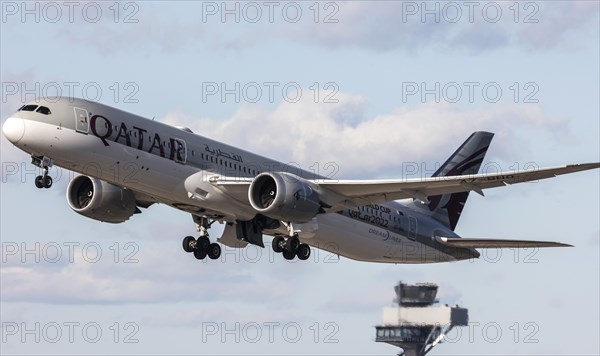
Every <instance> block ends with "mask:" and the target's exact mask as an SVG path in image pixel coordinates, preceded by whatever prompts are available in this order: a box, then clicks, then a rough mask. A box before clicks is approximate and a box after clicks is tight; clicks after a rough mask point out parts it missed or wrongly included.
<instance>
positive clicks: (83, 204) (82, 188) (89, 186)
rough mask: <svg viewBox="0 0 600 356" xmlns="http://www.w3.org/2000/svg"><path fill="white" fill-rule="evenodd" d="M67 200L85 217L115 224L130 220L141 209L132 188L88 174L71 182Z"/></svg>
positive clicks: (70, 205)
mask: <svg viewBox="0 0 600 356" xmlns="http://www.w3.org/2000/svg"><path fill="white" fill-rule="evenodd" d="M67 202H68V203H69V207H71V209H73V210H74V211H75V212H77V213H79V214H81V215H83V216H85V217H88V218H91V219H95V220H99V221H103V222H109V223H113V224H116V223H121V222H124V221H126V220H129V218H130V217H131V216H132V215H133V214H134V213H135V212H136V211H139V210H138V209H137V206H136V201H135V197H134V196H133V193H132V192H131V190H128V189H125V188H121V187H118V186H116V185H113V184H110V183H107V182H105V181H103V180H100V179H96V178H92V177H88V176H78V177H75V178H74V179H73V180H72V181H71V182H70V183H69V186H68V187H67Z"/></svg>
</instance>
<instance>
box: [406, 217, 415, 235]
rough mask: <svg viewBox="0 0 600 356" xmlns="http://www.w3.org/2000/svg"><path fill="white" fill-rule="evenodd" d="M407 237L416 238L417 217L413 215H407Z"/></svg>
mask: <svg viewBox="0 0 600 356" xmlns="http://www.w3.org/2000/svg"><path fill="white" fill-rule="evenodd" d="M408 238H409V239H411V240H415V239H416V238H417V219H415V217H414V216H409V217H408Z"/></svg>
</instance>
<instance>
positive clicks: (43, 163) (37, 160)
mask: <svg viewBox="0 0 600 356" xmlns="http://www.w3.org/2000/svg"><path fill="white" fill-rule="evenodd" d="M31 163H32V164H33V165H35V166H37V167H40V168H41V169H42V172H43V173H42V175H41V176H37V177H35V186H36V187H38V188H39V189H42V188H46V189H48V188H50V187H51V186H52V177H50V176H49V175H48V168H50V167H52V160H51V159H50V158H48V157H45V156H44V157H35V156H31Z"/></svg>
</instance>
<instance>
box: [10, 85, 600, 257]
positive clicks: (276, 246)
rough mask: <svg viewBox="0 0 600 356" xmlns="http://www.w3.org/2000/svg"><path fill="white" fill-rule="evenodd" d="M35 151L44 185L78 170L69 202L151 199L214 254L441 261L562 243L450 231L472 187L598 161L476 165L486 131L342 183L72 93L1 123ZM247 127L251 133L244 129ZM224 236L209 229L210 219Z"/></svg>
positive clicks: (189, 240)
mask: <svg viewBox="0 0 600 356" xmlns="http://www.w3.org/2000/svg"><path fill="white" fill-rule="evenodd" d="M2 132H3V134H4V136H5V137H6V138H7V139H8V140H9V141H10V142H11V143H12V144H14V145H15V146H16V147H18V148H19V149H21V150H23V151H25V152H26V153H28V154H30V155H31V159H32V163H33V164H34V165H35V166H37V167H39V168H41V170H42V172H43V174H41V175H39V176H38V177H36V179H35V185H36V186H37V187H38V188H50V187H51V186H52V183H53V181H52V177H51V176H50V175H49V174H48V172H49V168H51V167H52V166H53V165H56V166H59V167H62V168H65V169H68V170H71V171H74V172H77V173H79V174H81V175H78V176H76V177H75V178H73V179H72V180H71V181H70V182H69V184H68V187H67V191H66V198H67V203H68V204H69V206H70V208H71V209H73V210H74V211H75V212H77V213H79V214H81V215H83V216H85V217H87V218H91V219H95V220H99V221H102V222H107V223H122V222H125V221H127V220H128V219H129V218H131V217H132V216H133V215H134V214H139V213H141V210H140V208H142V209H145V208H148V207H150V206H151V205H153V204H157V203H160V204H166V205H169V206H171V207H173V208H176V209H179V210H181V211H184V212H186V213H189V214H191V216H192V219H193V222H194V223H195V225H196V230H197V233H198V238H195V237H193V236H186V237H185V238H184V239H183V242H182V246H183V250H184V251H186V252H188V253H191V254H193V255H194V257H195V258H196V259H199V260H203V259H205V258H206V257H208V258H210V259H218V258H219V257H220V256H221V245H225V246H228V247H231V248H245V247H246V246H248V245H249V244H253V245H257V246H260V247H264V241H263V235H269V236H272V237H273V239H272V241H271V246H272V248H273V250H274V251H275V252H277V253H281V254H282V255H283V257H284V258H285V259H286V260H293V259H295V258H298V259H299V260H307V259H308V258H309V257H310V255H311V247H313V248H318V249H322V250H326V251H329V252H331V253H334V254H337V255H338V256H344V257H347V258H350V259H354V260H359V261H369V262H383V263H437V262H451V261H459V260H465V259H471V258H477V257H479V256H480V253H479V252H478V251H477V249H478V248H533V247H565V246H571V245H569V244H566V243H560V242H551V241H531V240H507V239H485V238H468V237H460V236H459V235H458V234H457V233H455V228H456V226H457V223H458V221H459V219H460V216H461V213H462V211H463V209H464V206H465V203H466V201H467V198H468V196H469V193H470V192H471V191H473V192H475V193H477V194H480V195H483V191H484V190H485V189H489V188H495V187H503V186H507V185H512V184H516V183H521V182H528V181H536V180H540V179H545V178H550V177H555V176H557V175H561V174H568V173H574V172H579V171H585V170H590V169H597V168H599V167H600V163H588V164H575V165H566V166H561V167H554V168H542V169H534V170H523V171H510V172H492V173H479V170H480V167H481V165H482V162H483V160H484V157H485V154H486V152H487V150H488V148H489V145H490V143H491V141H492V137H493V136H494V134H493V133H489V132H482V131H481V132H475V133H473V134H472V135H471V136H470V137H468V138H467V139H466V141H465V142H464V143H463V144H462V145H461V146H460V147H459V148H458V149H457V150H456V151H455V152H454V153H453V154H452V155H451V156H450V157H449V158H448V160H447V161H445V163H444V164H442V165H441V166H440V167H439V169H438V170H437V171H436V172H435V173H434V174H433V175H432V176H431V177H428V178H414V179H389V180H338V179H331V178H328V177H325V176H320V175H317V174H316V173H315V172H310V171H306V170H303V169H300V168H298V167H295V166H293V165H286V164H283V163H281V162H277V161H275V160H272V159H269V158H266V157H262V156H259V155H256V154H253V153H251V152H247V151H245V150H242V149H240V148H237V147H234V146H231V145H227V144H224V143H221V142H218V141H215V140H211V139H210V138H207V137H203V136H200V135H197V134H194V133H193V132H192V131H191V130H190V129H189V128H186V127H174V126H170V125H167V124H165V123H161V122H158V121H154V120H149V119H146V118H143V117H140V116H137V115H134V114H131V113H128V112H125V111H121V110H119V109H116V108H113V107H110V106H107V105H103V104H101V103H97V102H92V101H88V100H84V99H77V98H68V97H61V98H52V100H49V99H44V98H40V99H36V100H33V101H31V102H28V103H27V104H25V105H23V106H22V107H21V108H19V109H18V111H17V112H15V113H14V114H13V115H11V116H10V117H9V118H8V119H7V120H6V121H5V123H4V124H3V126H2ZM249 134H251V133H249ZM215 222H219V223H222V224H225V226H224V230H223V233H222V235H221V236H220V237H219V238H217V239H216V240H215V239H212V240H211V238H210V237H209V233H208V232H209V229H210V227H211V226H212V225H213V223H215Z"/></svg>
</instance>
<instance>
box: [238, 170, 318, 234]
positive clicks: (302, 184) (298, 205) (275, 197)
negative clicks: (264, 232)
mask: <svg viewBox="0 0 600 356" xmlns="http://www.w3.org/2000/svg"><path fill="white" fill-rule="evenodd" d="M248 199H249V200H250V205H252V207H253V208H254V209H255V210H256V211H257V212H258V213H260V214H262V215H265V216H267V217H269V218H272V219H277V220H282V221H287V222H294V223H305V222H308V221H311V220H312V219H313V218H314V217H315V215H317V214H319V213H324V212H325V211H324V210H323V207H324V206H325V204H324V203H322V201H321V197H320V196H319V192H318V186H316V185H315V184H313V183H311V182H309V181H307V180H306V179H303V178H300V177H298V176H295V175H293V174H289V173H284V172H274V173H261V174H259V175H258V176H256V178H254V180H253V181H252V184H250V188H249V189H248Z"/></svg>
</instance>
